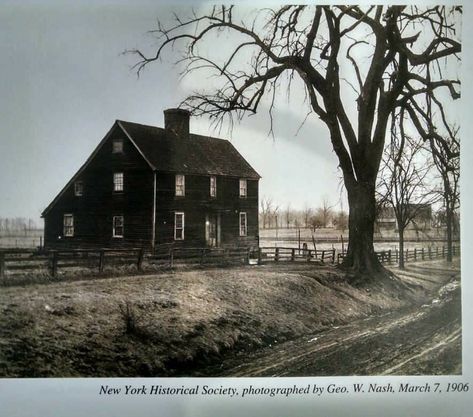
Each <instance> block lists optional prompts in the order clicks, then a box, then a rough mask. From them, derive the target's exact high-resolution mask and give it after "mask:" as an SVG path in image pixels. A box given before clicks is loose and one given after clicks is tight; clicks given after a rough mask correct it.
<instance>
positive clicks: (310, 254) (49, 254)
mask: <svg viewBox="0 0 473 417" xmlns="http://www.w3.org/2000/svg"><path fill="white" fill-rule="evenodd" d="M161 249H162V250H161V251H156V252H155V253H154V254H150V253H146V252H145V251H144V250H143V249H140V248H133V249H65V250H49V251H41V252H40V251H32V250H26V249H8V250H2V249H0V278H5V277H6V275H7V271H8V272H9V273H10V274H15V273H20V274H21V273H23V274H24V273H28V272H30V273H33V272H38V271H42V272H46V273H48V274H50V275H51V276H53V277H56V276H57V275H58V272H59V270H65V269H68V268H86V269H88V270H89V271H91V272H94V271H95V272H98V273H103V272H104V268H105V266H110V267H115V266H123V265H135V266H136V269H137V270H138V271H142V270H143V264H144V263H146V265H152V266H153V265H154V266H166V267H174V266H176V265H179V264H200V265H203V264H206V265H208V264H222V263H225V264H227V263H232V264H235V263H237V264H244V263H250V264H251V263H253V264H264V263H268V262H297V261H299V262H317V263H321V264H325V263H331V264H335V263H337V264H339V263H341V262H342V261H343V258H344V257H345V256H346V252H339V251H337V250H336V249H329V250H313V249H307V248H303V249H298V248H288V247H260V248H256V249H249V248H243V247H241V248H238V247H233V248H199V247H196V248H181V247H166V248H161ZM376 255H377V256H378V259H379V260H380V262H382V263H384V264H396V263H398V262H399V258H400V253H399V251H398V250H388V251H379V252H376ZM452 255H453V256H458V255H460V246H453V248H452ZM446 256H447V248H446V247H445V246H442V247H435V248H432V247H428V248H415V249H406V250H405V251H404V262H405V263H407V262H413V261H423V260H431V259H440V258H445V257H446Z"/></svg>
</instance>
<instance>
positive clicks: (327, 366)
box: [201, 266, 461, 377]
mask: <svg viewBox="0 0 473 417" xmlns="http://www.w3.org/2000/svg"><path fill="white" fill-rule="evenodd" d="M426 272H428V268H427V270H426V269H425V268H424V269H422V266H415V267H414V266H413V268H412V269H410V270H409V271H407V272H406V274H407V275H410V274H413V275H417V278H419V277H421V278H422V275H424V279H429V278H428V274H426ZM438 272H439V271H438ZM459 373H461V296H460V282H459V272H457V273H455V274H453V275H452V277H451V280H450V282H449V283H447V284H446V285H444V286H443V287H441V289H440V291H438V294H437V296H436V297H435V298H434V299H433V301H432V302H431V303H430V304H425V305H423V306H421V307H419V306H417V307H415V308H414V307H413V308H410V309H404V310H403V311H397V312H392V313H388V314H386V315H383V316H377V317H373V318H368V319H364V320H358V321H355V322H353V323H351V324H349V325H344V326H339V327H334V328H333V329H331V330H328V331H325V332H321V333H317V334H311V335H306V336H304V337H300V338H298V339H296V340H292V341H290V342H286V343H281V344H278V345H276V346H270V347H267V348H265V349H262V350H260V351H258V352H257V353H254V354H250V355H246V356H245V357H242V356H239V357H238V356H237V357H235V358H231V359H229V360H227V361H224V362H223V363H222V364H221V365H220V366H219V370H217V369H216V368H215V367H212V368H209V369H206V370H203V372H202V373H201V375H206V374H207V375H210V374H211V375H213V376H217V375H220V376H255V377H256V376H258V377H261V376H324V375H380V374H391V375H396V374H397V375H417V374H419V375H426V374H459Z"/></svg>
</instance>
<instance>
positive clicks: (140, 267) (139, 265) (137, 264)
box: [136, 248, 144, 271]
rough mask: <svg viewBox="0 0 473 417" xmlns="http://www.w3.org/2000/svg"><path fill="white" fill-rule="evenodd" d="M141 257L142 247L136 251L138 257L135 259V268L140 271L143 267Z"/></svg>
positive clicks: (142, 254) (142, 255)
mask: <svg viewBox="0 0 473 417" xmlns="http://www.w3.org/2000/svg"><path fill="white" fill-rule="evenodd" d="M143 257H144V249H143V248H141V249H140V250H139V251H138V259H137V261H136V268H137V269H138V271H141V270H142V269H143Z"/></svg>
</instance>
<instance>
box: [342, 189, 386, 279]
mask: <svg viewBox="0 0 473 417" xmlns="http://www.w3.org/2000/svg"><path fill="white" fill-rule="evenodd" d="M346 188H347V193H348V202H349V207H350V215H349V223H348V230H349V236H348V252H347V256H346V257H345V259H344V262H343V266H344V267H346V268H348V269H350V270H351V271H353V272H354V273H355V274H356V275H357V276H358V278H360V279H367V278H369V277H370V276H372V275H373V274H374V273H376V272H380V271H383V270H384V268H383V267H382V265H381V264H380V262H379V261H378V258H377V256H376V254H375V251H374V246H373V233H374V223H375V217H376V201H375V187H374V184H366V183H361V182H356V183H354V184H351V185H347V184H346Z"/></svg>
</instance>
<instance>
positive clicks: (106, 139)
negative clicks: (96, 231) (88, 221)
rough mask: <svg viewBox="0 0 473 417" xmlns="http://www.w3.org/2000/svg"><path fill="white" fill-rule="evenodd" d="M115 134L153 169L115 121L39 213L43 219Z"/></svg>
mask: <svg viewBox="0 0 473 417" xmlns="http://www.w3.org/2000/svg"><path fill="white" fill-rule="evenodd" d="M117 132H122V133H123V134H124V135H125V137H126V139H128V140H129V141H130V142H131V144H132V145H133V147H134V148H135V149H136V150H137V152H138V153H139V154H140V155H141V157H142V158H143V160H144V161H145V162H146V164H147V165H148V166H149V168H150V169H154V168H153V167H152V165H151V164H150V163H149V161H148V160H147V159H146V158H145V157H144V155H143V154H142V152H141V151H140V149H139V148H138V147H137V146H136V144H135V143H134V142H133V140H131V139H130V138H129V135H128V134H127V132H126V131H125V130H124V129H123V127H122V126H120V124H119V123H118V121H115V123H114V124H113V125H112V127H111V128H110V130H109V131H108V132H107V134H106V135H105V136H104V137H103V139H102V140H101V141H100V143H99V144H98V145H97V147H96V148H95V149H94V151H93V152H92V153H91V154H90V156H89V157H88V158H87V160H86V161H85V162H84V164H83V165H82V166H81V167H80V168H79V170H78V171H77V172H76V173H75V174H74V175H73V176H72V178H71V179H70V180H69V181H68V182H67V183H66V185H65V186H64V187H63V188H62V190H61V191H60V192H59V193H58V194H57V195H56V197H55V198H54V199H53V200H52V202H51V203H50V204H49V205H48V206H47V207H46V208H45V209H44V210H43V212H42V213H41V217H45V216H46V215H47V214H48V212H49V211H50V210H51V209H52V208H53V207H54V206H55V205H56V203H57V202H58V201H59V200H60V199H61V197H62V196H63V195H64V194H65V193H66V192H67V190H69V189H70V187H73V186H74V183H75V182H76V181H77V180H78V178H79V177H80V176H81V174H82V173H83V172H84V171H85V170H86V169H87V167H88V166H89V165H90V164H91V163H92V162H93V161H94V159H95V158H96V156H97V154H98V153H99V152H100V151H101V150H102V148H103V147H104V146H105V145H106V144H107V143H109V141H110V140H112V139H113V137H114V134H115V133H117Z"/></svg>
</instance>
